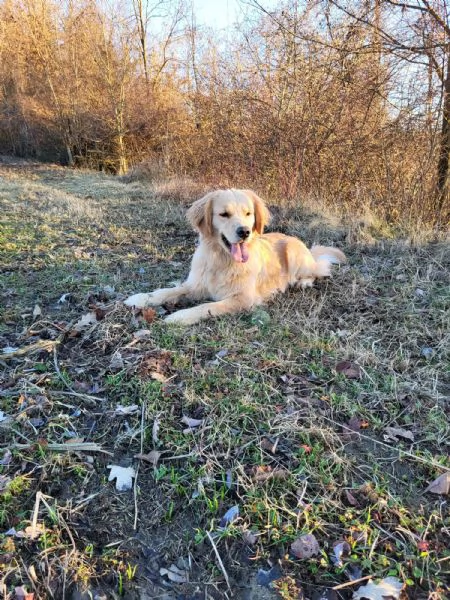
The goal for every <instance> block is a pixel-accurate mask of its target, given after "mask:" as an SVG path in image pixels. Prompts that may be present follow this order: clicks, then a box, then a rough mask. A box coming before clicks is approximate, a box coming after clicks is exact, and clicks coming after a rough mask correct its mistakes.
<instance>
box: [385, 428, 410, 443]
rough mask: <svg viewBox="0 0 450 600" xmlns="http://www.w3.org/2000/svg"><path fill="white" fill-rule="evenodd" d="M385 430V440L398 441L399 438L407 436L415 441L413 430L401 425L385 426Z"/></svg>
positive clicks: (406, 437)
mask: <svg viewBox="0 0 450 600" xmlns="http://www.w3.org/2000/svg"><path fill="white" fill-rule="evenodd" d="M384 431H385V432H386V435H384V436H383V437H384V439H385V441H387V442H388V441H394V442H398V438H405V439H407V440H410V441H411V442H413V441H414V434H413V433H412V431H408V430H407V429H402V428H401V427H385V429H384Z"/></svg>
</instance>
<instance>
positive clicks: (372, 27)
mask: <svg viewBox="0 0 450 600" xmlns="http://www.w3.org/2000/svg"><path fill="white" fill-rule="evenodd" d="M241 4H242V9H243V11H245V18H244V19H243V20H242V22H241V24H240V25H239V27H236V28H235V29H234V30H233V31H232V32H230V31H229V32H226V33H224V34H223V35H219V34H218V33H217V32H213V31H206V30H200V29H199V28H197V27H196V25H195V15H194V14H193V11H192V8H191V7H190V6H189V5H188V3H187V0H186V2H185V1H184V0H133V1H131V2H124V3H123V4H120V3H119V2H102V0H81V1H75V0H66V1H57V0H4V1H3V2H1V3H0V28H1V29H0V83H1V88H0V151H1V152H4V153H14V154H17V155H20V156H26V157H37V158H39V159H43V160H61V161H62V162H64V163H66V164H73V165H79V166H89V167H93V168H100V169H107V170H110V171H112V172H115V173H119V174H121V173H124V172H125V171H127V169H129V168H130V167H132V166H135V165H138V164H140V163H142V162H144V163H145V164H146V165H147V171H149V172H151V173H153V175H154V176H158V175H161V174H164V175H170V174H188V175H189V176H191V177H194V178H199V179H204V180H207V181H210V182H211V183H215V184H222V185H233V186H236V187H237V186H241V185H245V186H251V187H253V188H256V189H258V190H259V191H260V192H261V193H266V194H269V195H270V197H271V198H272V199H277V198H278V199H280V200H286V199H288V200H291V201H297V200H300V201H301V199H302V198H303V199H304V198H308V200H309V201H311V199H314V198H317V199H320V200H321V201H323V200H325V201H326V202H329V203H331V204H333V205H337V206H342V207H343V208H345V209H350V210H352V211H357V212H362V211H363V210H364V209H365V207H370V208H371V210H372V211H375V212H376V213H377V214H380V215H381V216H383V217H386V218H388V219H389V220H391V221H397V220H400V219H405V218H406V219H410V220H414V221H416V222H417V221H421V222H424V223H425V222H427V223H429V224H435V225H441V226H442V225H445V222H446V219H447V218H448V206H449V154H450V127H449V119H450V15H449V8H448V6H447V5H446V1H445V0H410V1H408V2H402V1H401V0H316V1H315V2H306V1H305V2H300V1H298V0H288V1H287V2H281V1H280V2H279V3H278V5H277V6H276V8H274V2H271V3H267V2H264V1H263V0H261V1H258V0H242V1H241ZM268 4H269V5H270V7H271V8H270V10H269V9H268V8H267V6H268Z"/></svg>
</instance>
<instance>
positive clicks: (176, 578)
mask: <svg viewBox="0 0 450 600" xmlns="http://www.w3.org/2000/svg"><path fill="white" fill-rule="evenodd" d="M159 574H160V575H161V576H162V575H167V577H168V578H169V579H170V581H173V582H174V583H188V581H189V575H188V572H187V571H185V570H184V569H179V568H178V567H177V566H176V565H170V567H169V568H168V569H165V568H164V567H162V568H161V569H159Z"/></svg>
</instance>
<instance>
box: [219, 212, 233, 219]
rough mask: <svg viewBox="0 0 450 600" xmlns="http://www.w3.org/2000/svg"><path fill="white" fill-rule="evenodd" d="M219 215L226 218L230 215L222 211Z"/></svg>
mask: <svg viewBox="0 0 450 600" xmlns="http://www.w3.org/2000/svg"><path fill="white" fill-rule="evenodd" d="M219 216H220V217H225V218H226V219H228V217H229V216H230V215H229V214H228V213H227V212H223V213H220V215H219Z"/></svg>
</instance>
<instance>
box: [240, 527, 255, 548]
mask: <svg viewBox="0 0 450 600" xmlns="http://www.w3.org/2000/svg"><path fill="white" fill-rule="evenodd" d="M242 539H243V540H244V542H245V543H246V544H248V545H249V546H254V544H256V542H257V541H258V536H257V534H256V533H253V531H250V530H249V529H246V530H245V531H244V533H243V534H242Z"/></svg>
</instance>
